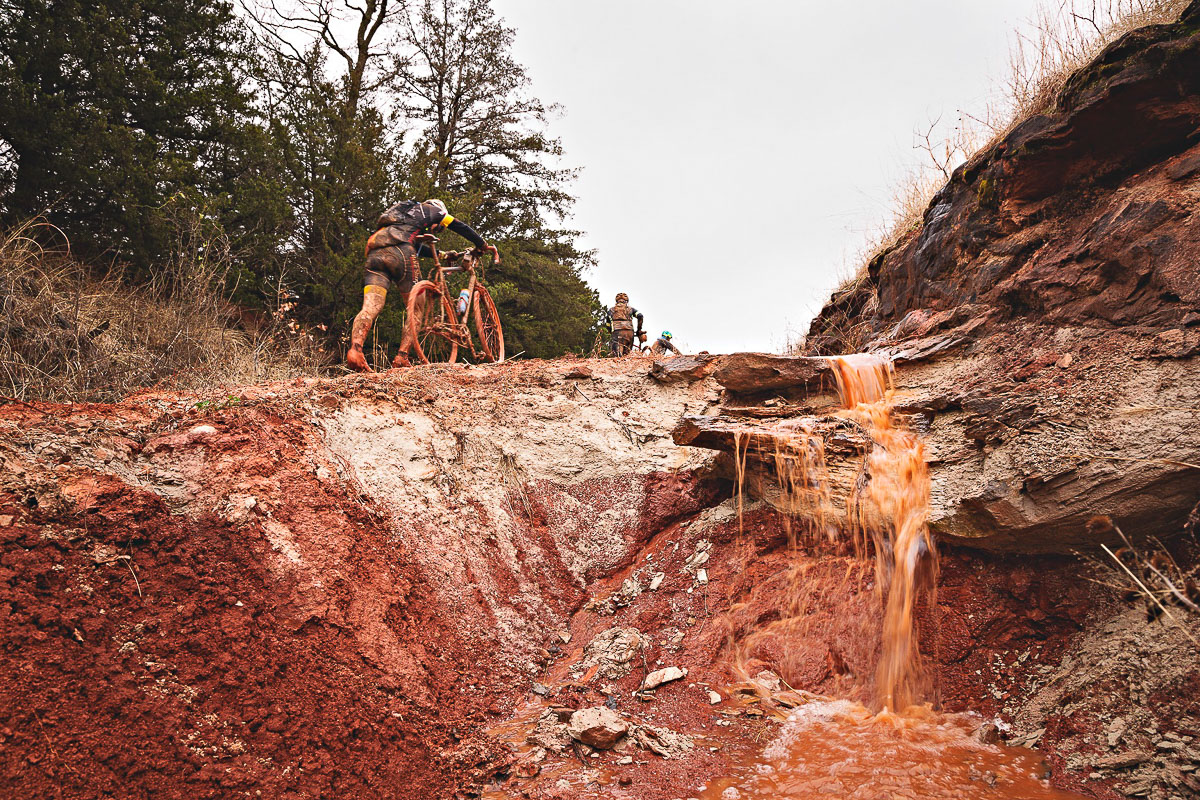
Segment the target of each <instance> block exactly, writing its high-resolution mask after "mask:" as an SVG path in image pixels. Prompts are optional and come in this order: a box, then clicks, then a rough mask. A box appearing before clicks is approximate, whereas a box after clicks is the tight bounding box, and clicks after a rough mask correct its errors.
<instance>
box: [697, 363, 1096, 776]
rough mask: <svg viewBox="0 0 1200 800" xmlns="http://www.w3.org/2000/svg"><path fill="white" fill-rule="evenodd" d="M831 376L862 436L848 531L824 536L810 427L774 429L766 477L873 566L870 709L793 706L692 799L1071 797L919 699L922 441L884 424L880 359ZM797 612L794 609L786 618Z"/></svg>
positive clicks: (1015, 753)
mask: <svg viewBox="0 0 1200 800" xmlns="http://www.w3.org/2000/svg"><path fill="white" fill-rule="evenodd" d="M831 366H832V368H833V372H834V375H835V377H836V380H837V386H838V392H839V394H840V396H841V399H842V403H843V406H844V409H843V410H842V411H841V412H840V414H839V416H841V417H842V418H843V419H845V420H847V421H848V422H849V423H852V424H853V425H855V426H857V427H858V428H859V429H861V431H862V432H863V433H865V434H866V435H867V436H868V437H869V439H870V440H871V446H870V449H869V451H868V453H867V455H866V457H865V459H866V460H865V463H864V465H863V475H864V476H865V478H866V479H865V481H862V482H860V485H859V488H858V491H856V492H853V493H852V497H851V498H850V500H849V501H848V508H847V509H846V510H847V512H848V518H849V519H850V520H851V523H850V528H851V529H852V530H849V531H835V530H833V529H832V528H831V527H830V525H829V524H828V522H826V519H827V518H828V517H831V516H832V514H831V513H829V509H828V506H829V504H830V503H831V500H830V492H829V489H828V484H829V481H828V480H827V479H826V478H827V473H826V470H827V467H826V463H825V458H824V452H823V449H822V446H821V442H822V440H821V438H820V437H819V436H816V435H814V434H813V431H812V427H811V425H807V424H803V423H802V424H800V425H798V426H792V427H791V428H783V427H779V428H777V430H778V431H779V432H780V433H781V434H782V435H781V436H780V442H779V444H777V452H776V454H775V467H776V474H777V476H778V479H779V482H780V489H781V491H782V492H783V493H784V494H785V496H788V497H789V498H791V500H792V502H793V503H795V504H796V505H797V506H798V507H803V508H805V509H806V515H807V516H810V517H811V518H813V519H815V520H816V521H817V522H816V527H817V528H818V530H821V531H824V538H825V540H827V541H832V540H835V539H837V538H838V537H839V536H848V537H850V538H851V539H852V540H853V542H854V544H855V549H856V550H857V551H858V552H859V553H860V554H862V555H865V554H867V553H870V554H871V556H873V560H874V569H875V587H876V590H877V592H878V594H879V599H880V602H881V604H882V609H883V620H882V625H881V628H880V641H879V648H878V652H879V654H880V655H879V661H878V666H877V669H876V673H875V681H874V702H873V703H871V708H868V707H867V705H864V704H862V703H859V702H856V701H852V700H847V699H829V700H814V701H812V702H808V703H805V704H803V705H800V706H799V707H797V708H795V709H794V710H793V711H792V712H791V714H790V716H789V717H788V719H787V721H786V722H785V723H784V725H783V727H782V729H781V730H780V731H779V732H778V734H777V735H776V736H775V738H773V739H772V740H771V741H770V742H769V743H767V744H766V746H765V747H763V748H762V749H761V750H753V749H751V750H747V751H746V752H744V753H742V754H741V755H740V756H737V757H735V759H734V761H735V764H734V768H733V769H732V770H731V772H730V773H729V774H728V775H726V776H725V777H723V778H721V779H719V780H715V781H713V782H711V783H710V784H709V785H708V786H707V787H706V788H705V790H704V791H703V793H702V794H701V797H702V798H703V799H704V800H777V799H781V798H782V799H786V800H804V799H805V798H830V797H837V798H858V799H861V800H884V799H885V798H887V800H891V798H965V799H967V800H972V799H973V798H1000V797H1008V798H1030V800H1034V799H1039V798H1074V797H1079V795H1075V794H1072V793H1069V792H1063V791H1060V790H1057V789H1053V788H1051V787H1050V786H1049V784H1048V783H1047V781H1046V780H1045V776H1046V770H1045V766H1044V763H1043V762H1042V760H1041V758H1040V757H1039V756H1038V754H1037V753H1035V752H1034V751H1031V750H1027V749H1022V748H1011V747H1006V746H1003V745H999V744H986V743H984V742H982V741H981V740H980V739H979V737H978V736H977V735H976V732H977V730H978V729H979V727H980V724H981V723H982V720H981V719H980V718H978V717H976V716H973V715H968V714H946V713H941V712H937V711H934V710H933V709H932V708H931V707H930V706H929V705H928V704H926V703H925V702H924V693H923V687H924V686H925V685H926V679H925V674H924V672H925V671H924V669H923V664H922V659H921V653H920V647H919V643H918V641H917V638H918V631H917V625H916V619H915V609H916V607H917V604H918V601H919V599H920V598H921V597H922V596H924V597H926V598H929V599H930V600H932V597H933V595H932V593H933V592H934V591H935V589H936V583H937V551H936V548H935V547H934V543H933V540H932V539H931V537H930V533H929V528H928V524H927V522H928V516H929V501H930V478H929V471H928V467H927V464H926V460H925V451H924V448H923V446H922V443H921V440H920V438H919V437H918V436H917V435H916V434H915V433H914V432H913V431H911V430H909V429H907V428H906V427H904V426H902V425H899V424H898V423H897V421H896V415H895V414H894V413H893V399H894V398H893V395H894V393H893V391H892V389H891V385H892V365H891V363H890V362H889V361H887V360H885V359H882V358H879V357H877V356H872V355H864V354H858V355H852V356H842V357H837V358H833V359H831ZM739 463H741V464H744V460H743V459H740V460H739ZM739 478H744V466H740V467H739ZM818 538H819V537H818ZM802 589H803V587H801V586H799V585H797V591H802ZM802 607H803V605H802V604H795V605H794V606H793V613H797V612H795V609H796V608H802ZM801 613H802V612H801ZM785 622H786V621H785ZM777 624H778V623H777Z"/></svg>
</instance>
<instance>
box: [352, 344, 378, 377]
mask: <svg viewBox="0 0 1200 800" xmlns="http://www.w3.org/2000/svg"><path fill="white" fill-rule="evenodd" d="M346 363H347V364H349V365H350V366H351V367H353V368H354V369H356V370H358V371H359V372H373V371H374V370H372V369H371V365H370V364H368V363H367V357H366V356H364V355H363V351H362V348H361V347H351V348H350V349H349V350H347V351H346Z"/></svg>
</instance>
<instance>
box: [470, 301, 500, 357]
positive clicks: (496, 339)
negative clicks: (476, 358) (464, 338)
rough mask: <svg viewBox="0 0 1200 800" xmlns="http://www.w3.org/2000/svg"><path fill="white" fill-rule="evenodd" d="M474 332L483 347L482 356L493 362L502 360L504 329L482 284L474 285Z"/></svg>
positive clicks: (494, 306) (494, 305)
mask: <svg viewBox="0 0 1200 800" xmlns="http://www.w3.org/2000/svg"><path fill="white" fill-rule="evenodd" d="M474 310H475V332H476V333H477V334H479V343H480V344H481V345H483V352H484V355H486V356H487V357H488V359H489V360H491V361H493V362H497V361H503V360H504V328H502V327H501V326H500V314H499V312H497V311H496V304H495V303H494V302H492V295H491V294H490V293H489V292H488V290H487V287H486V286H484V285H483V284H476V285H475V309H474Z"/></svg>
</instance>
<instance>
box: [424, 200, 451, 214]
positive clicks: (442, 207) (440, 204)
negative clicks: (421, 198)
mask: <svg viewBox="0 0 1200 800" xmlns="http://www.w3.org/2000/svg"><path fill="white" fill-rule="evenodd" d="M425 202H426V203H429V205H431V206H437V207H438V208H439V209H440V210H441V212H442V213H443V214H449V213H450V212H449V211H447V210H446V204H445V203H443V202H442V201H441V200H426V201H425Z"/></svg>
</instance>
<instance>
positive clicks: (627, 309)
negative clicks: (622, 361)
mask: <svg viewBox="0 0 1200 800" xmlns="http://www.w3.org/2000/svg"><path fill="white" fill-rule="evenodd" d="M606 315H607V318H608V324H609V327H610V329H611V330H612V340H611V341H610V343H609V347H610V349H611V351H612V354H613V355H614V356H627V355H629V351H630V350H632V349H633V338H634V336H635V335H636V334H635V332H634V329H633V320H634V319H635V318H636V319H637V334H640V333H641V332H642V313H641V312H640V311H638V310H637V309H636V308H633V307H632V306H630V305H629V295H627V294H625V293H624V292H621V293H620V294H618V295H617V304H616V305H615V306H613V307H612V308H610V309H608V311H607V314H606Z"/></svg>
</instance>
